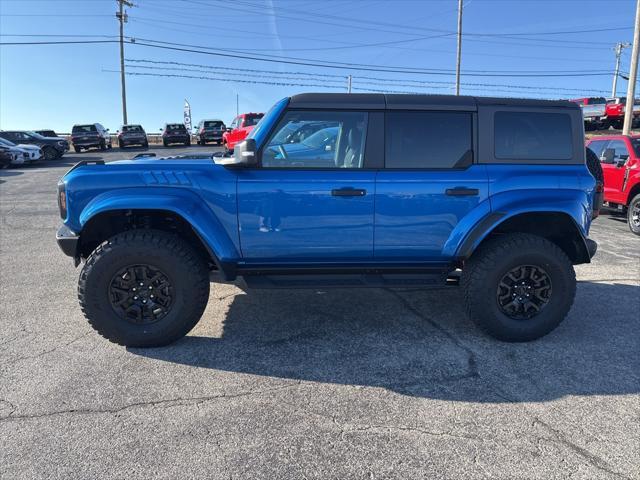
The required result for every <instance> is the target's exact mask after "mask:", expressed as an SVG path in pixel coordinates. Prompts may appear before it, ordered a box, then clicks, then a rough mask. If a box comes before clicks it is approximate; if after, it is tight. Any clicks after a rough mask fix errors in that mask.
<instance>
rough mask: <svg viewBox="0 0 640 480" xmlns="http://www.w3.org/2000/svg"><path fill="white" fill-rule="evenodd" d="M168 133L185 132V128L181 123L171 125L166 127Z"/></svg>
mask: <svg viewBox="0 0 640 480" xmlns="http://www.w3.org/2000/svg"><path fill="white" fill-rule="evenodd" d="M167 130H168V131H169V132H186V131H187V128H186V127H185V126H184V125H183V124H182V123H171V124H169V125H167Z"/></svg>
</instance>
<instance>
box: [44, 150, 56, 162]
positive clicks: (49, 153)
mask: <svg viewBox="0 0 640 480" xmlns="http://www.w3.org/2000/svg"><path fill="white" fill-rule="evenodd" d="M42 152H43V153H44V159H45V160H55V159H56V158H57V157H58V152H57V151H56V149H55V148H53V147H45V148H44V149H43V150H42Z"/></svg>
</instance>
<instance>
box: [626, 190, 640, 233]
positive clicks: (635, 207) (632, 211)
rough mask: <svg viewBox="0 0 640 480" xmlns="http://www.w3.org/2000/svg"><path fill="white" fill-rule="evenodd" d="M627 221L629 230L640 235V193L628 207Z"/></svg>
mask: <svg viewBox="0 0 640 480" xmlns="http://www.w3.org/2000/svg"><path fill="white" fill-rule="evenodd" d="M627 222H628V223H629V230H631V231H632V232H633V233H635V234H636V235H640V193H639V194H638V195H636V196H635V197H633V198H632V199H631V202H629V206H628V207H627Z"/></svg>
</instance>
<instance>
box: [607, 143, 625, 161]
mask: <svg viewBox="0 0 640 480" xmlns="http://www.w3.org/2000/svg"><path fill="white" fill-rule="evenodd" d="M607 148H612V149H613V150H614V152H615V153H614V154H613V158H614V160H627V159H628V158H629V149H628V148H627V144H626V143H624V142H623V141H622V140H611V142H610V143H609V145H607Z"/></svg>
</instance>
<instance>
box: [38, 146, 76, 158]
mask: <svg viewBox="0 0 640 480" xmlns="http://www.w3.org/2000/svg"><path fill="white" fill-rule="evenodd" d="M73 150H74V151H75V152H76V153H80V152H82V147H73ZM45 158H46V155H45Z"/></svg>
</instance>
